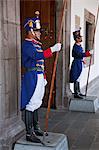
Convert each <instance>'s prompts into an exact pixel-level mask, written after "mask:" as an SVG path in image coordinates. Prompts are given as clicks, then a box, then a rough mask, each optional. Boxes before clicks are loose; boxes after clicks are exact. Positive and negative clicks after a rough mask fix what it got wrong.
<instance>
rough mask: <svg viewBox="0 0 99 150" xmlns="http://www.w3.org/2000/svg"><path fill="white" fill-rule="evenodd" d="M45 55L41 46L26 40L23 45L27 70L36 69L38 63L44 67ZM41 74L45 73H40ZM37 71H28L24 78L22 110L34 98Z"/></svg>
mask: <svg viewBox="0 0 99 150" xmlns="http://www.w3.org/2000/svg"><path fill="white" fill-rule="evenodd" d="M44 59H45V58H44V54H43V51H42V49H41V46H39V45H38V44H36V43H33V42H32V41H27V40H25V41H24V42H23V44H22V66H23V67H24V68H25V69H30V68H35V67H36V65H37V62H38V63H41V62H42V63H43V64H40V65H44V61H41V62H40V60H44ZM39 73H44V72H43V71H40V72H39ZM37 74H38V72H37V71H34V70H31V71H26V72H25V74H24V75H23V77H22V82H21V109H24V108H25V106H26V105H27V104H28V102H29V100H30V98H31V97H32V95H33V93H34V90H35V88H36V84H37Z"/></svg>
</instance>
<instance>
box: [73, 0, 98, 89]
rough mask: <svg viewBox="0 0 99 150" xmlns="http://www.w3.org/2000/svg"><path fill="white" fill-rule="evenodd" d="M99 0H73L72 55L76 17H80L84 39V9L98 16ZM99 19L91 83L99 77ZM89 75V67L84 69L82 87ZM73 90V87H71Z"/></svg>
mask: <svg viewBox="0 0 99 150" xmlns="http://www.w3.org/2000/svg"><path fill="white" fill-rule="evenodd" d="M98 3H99V1H98V0H71V53H72V46H73V44H74V40H73V35H72V32H73V31H75V15H77V16H79V17H80V26H81V28H82V29H81V34H82V36H83V41H85V39H84V32H85V31H84V9H87V10H88V11H89V12H91V13H92V14H94V15H95V16H97V9H98ZM98 39H99V19H98V23H97V29H96V35H95V50H94V51H95V54H94V65H92V66H91V70H90V77H89V82H90V81H91V80H93V79H94V78H96V77H97V76H99V69H98V68H99V65H98V64H99V40H98ZM82 47H84V42H82ZM72 60H73V58H72V56H71V60H70V62H72ZM87 75H88V67H86V68H84V69H83V72H82V76H81V87H83V86H85V85H86V82H87ZM71 89H72V85H71Z"/></svg>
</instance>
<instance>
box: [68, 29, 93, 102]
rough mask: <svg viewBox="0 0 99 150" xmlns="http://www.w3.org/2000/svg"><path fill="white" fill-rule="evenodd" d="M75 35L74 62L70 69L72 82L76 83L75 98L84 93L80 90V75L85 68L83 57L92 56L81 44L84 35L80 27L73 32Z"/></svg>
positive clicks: (81, 96)
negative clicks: (84, 50)
mask: <svg viewBox="0 0 99 150" xmlns="http://www.w3.org/2000/svg"><path fill="white" fill-rule="evenodd" d="M73 37H74V40H75V43H74V46H73V49H72V57H73V58H74V59H73V62H72V65H71V69H70V83H74V97H75V98H81V99H82V98H83V96H85V95H83V94H82V93H81V92H80V75H81V72H82V68H83V63H84V61H83V58H84V57H89V56H91V53H90V51H89V50H87V51H86V52H83V48H82V46H81V42H82V36H81V34H80V29H79V30H77V31H75V32H73Z"/></svg>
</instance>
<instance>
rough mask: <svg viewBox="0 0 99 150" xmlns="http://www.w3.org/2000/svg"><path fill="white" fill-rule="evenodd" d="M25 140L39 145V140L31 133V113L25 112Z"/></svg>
mask: <svg viewBox="0 0 99 150" xmlns="http://www.w3.org/2000/svg"><path fill="white" fill-rule="evenodd" d="M25 126H26V140H27V141H30V142H34V143H41V141H40V139H38V138H37V137H36V135H35V134H34V133H33V128H32V126H33V112H31V111H28V110H25Z"/></svg>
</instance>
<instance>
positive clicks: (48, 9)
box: [20, 0, 55, 107]
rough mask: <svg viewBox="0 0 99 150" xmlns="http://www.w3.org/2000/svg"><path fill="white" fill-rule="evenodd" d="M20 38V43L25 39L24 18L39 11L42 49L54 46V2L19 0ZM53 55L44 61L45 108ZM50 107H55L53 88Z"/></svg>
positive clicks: (46, 0) (32, 15) (48, 0)
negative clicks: (45, 77)
mask: <svg viewBox="0 0 99 150" xmlns="http://www.w3.org/2000/svg"><path fill="white" fill-rule="evenodd" d="M20 2H21V7H20V11H21V31H22V32H21V37H22V41H23V39H24V37H25V31H24V29H23V27H22V25H23V22H24V20H25V18H27V17H34V14H35V11H37V10H38V11H40V19H41V27H42V29H43V32H42V36H41V41H42V43H43V46H42V48H43V49H46V48H48V47H50V46H52V45H53V44H55V0H53V1H52V0H21V1H20ZM54 58H55V55H54V56H53V57H52V58H48V59H47V60H45V70H46V76H47V81H48V84H47V86H46V91H45V96H44V101H43V106H45V107H46V106H47V102H48V98H49V92H50V84H51V78H52V71H53V63H54ZM52 98H53V100H52V104H51V106H52V107H55V86H54V90H53V96H52Z"/></svg>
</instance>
